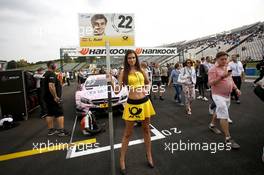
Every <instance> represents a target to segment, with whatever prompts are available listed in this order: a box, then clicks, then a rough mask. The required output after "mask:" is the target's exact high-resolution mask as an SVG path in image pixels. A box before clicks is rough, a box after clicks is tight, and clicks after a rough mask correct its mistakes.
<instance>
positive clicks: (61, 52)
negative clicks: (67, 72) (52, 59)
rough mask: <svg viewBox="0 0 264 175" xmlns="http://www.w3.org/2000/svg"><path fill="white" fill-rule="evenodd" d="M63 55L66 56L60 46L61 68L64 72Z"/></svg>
mask: <svg viewBox="0 0 264 175" xmlns="http://www.w3.org/2000/svg"><path fill="white" fill-rule="evenodd" d="M63 57H64V54H63V49H62V48H60V69H61V72H63V66H62V65H63Z"/></svg>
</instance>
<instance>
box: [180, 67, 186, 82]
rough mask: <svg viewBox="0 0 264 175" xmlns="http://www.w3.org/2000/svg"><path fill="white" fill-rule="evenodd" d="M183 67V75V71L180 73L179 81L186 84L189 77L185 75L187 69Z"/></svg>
mask: <svg viewBox="0 0 264 175" xmlns="http://www.w3.org/2000/svg"><path fill="white" fill-rule="evenodd" d="M183 69H184V73H183V75H182V73H180V75H179V77H178V83H180V84H185V83H186V81H187V77H185V76H184V75H185V73H186V70H185V68H183Z"/></svg>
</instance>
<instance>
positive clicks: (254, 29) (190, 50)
mask: <svg viewBox="0 0 264 175" xmlns="http://www.w3.org/2000/svg"><path fill="white" fill-rule="evenodd" d="M263 31H264V22H257V23H254V24H250V25H245V26H242V27H238V28H235V29H232V30H229V31H224V32H221V33H217V34H213V35H209V36H205V37H201V38H197V39H194V40H190V41H179V42H175V43H170V44H166V45H162V46H161V47H175V48H177V51H178V55H176V56H140V60H141V61H147V62H149V63H153V62H155V63H159V64H160V65H164V64H168V63H169V64H170V63H175V62H178V61H180V62H183V61H184V60H186V59H187V58H192V59H194V60H196V59H201V58H202V57H206V56H215V55H216V53H217V52H218V51H226V52H228V53H229V54H239V56H240V59H241V60H251V61H258V60H261V59H262V58H263V55H264V34H263ZM72 49H74V48H69V49H68V52H69V53H68V54H69V56H71V51H72ZM56 63H57V65H60V61H59V60H57V61H56ZM89 64H96V65H97V66H98V67H101V66H105V57H100V58H96V59H95V60H93V61H92V62H91V61H90V62H89V63H88V62H84V63H79V62H71V63H64V64H63V66H62V67H63V70H64V71H69V72H70V71H78V70H80V69H82V68H87V66H89ZM111 64H112V66H113V67H116V68H117V67H120V66H121V65H122V64H123V57H113V58H112V60H111ZM40 67H43V68H46V63H41V64H36V65H31V66H28V67H22V68H21V69H23V70H29V71H36V70H37V69H38V68H40ZM59 68H60V67H59Z"/></svg>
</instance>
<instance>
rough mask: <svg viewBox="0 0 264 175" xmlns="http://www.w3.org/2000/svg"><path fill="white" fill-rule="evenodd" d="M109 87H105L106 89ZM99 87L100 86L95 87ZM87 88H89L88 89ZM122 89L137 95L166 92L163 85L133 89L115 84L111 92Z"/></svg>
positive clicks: (132, 87)
mask: <svg viewBox="0 0 264 175" xmlns="http://www.w3.org/2000/svg"><path fill="white" fill-rule="evenodd" d="M108 86H110V87H112V86H111V85H107V87H108ZM97 87H100V86H97ZM88 88H89V87H88ZM123 88H126V89H127V90H128V92H137V93H141V92H144V93H146V95H149V94H150V92H152V93H158V92H160V93H164V92H165V91H166V86H165V85H160V86H159V85H144V86H139V87H136V88H135V87H134V86H129V85H126V86H119V85H118V84H116V85H115V86H114V89H112V91H113V92H117V93H118V92H120V91H121V90H122V89H123Z"/></svg>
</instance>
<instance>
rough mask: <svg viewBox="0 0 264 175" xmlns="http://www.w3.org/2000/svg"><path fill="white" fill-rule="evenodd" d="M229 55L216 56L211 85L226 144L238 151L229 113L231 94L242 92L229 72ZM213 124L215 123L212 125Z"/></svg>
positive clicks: (211, 71) (219, 54)
mask: <svg viewBox="0 0 264 175" xmlns="http://www.w3.org/2000/svg"><path fill="white" fill-rule="evenodd" d="M227 59H228V54H227V53H226V52H218V53H217V54H216V62H217V64H216V65H215V66H214V67H212V68H211V69H210V70H209V72H208V75H209V85H210V86H211V89H212V98H213V101H214V102H215V104H216V110H215V113H216V116H217V119H219V120H220V125H221V128H222V130H223V132H224V136H225V143H226V144H230V146H231V148H233V149H238V148H240V145H239V144H237V143H236V142H235V141H234V140H233V139H232V137H231V135H230V131H229V123H228V118H229V111H228V108H229V106H230V94H231V92H232V90H233V89H235V91H236V93H237V95H238V96H239V95H240V94H241V92H240V90H239V89H238V88H237V87H236V85H235V83H234V81H233V79H232V77H231V72H228V67H227ZM211 124H213V123H211Z"/></svg>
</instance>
